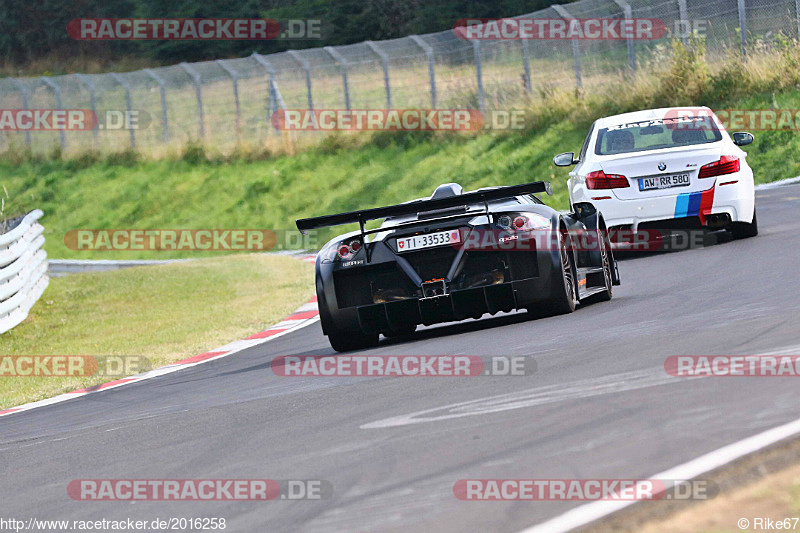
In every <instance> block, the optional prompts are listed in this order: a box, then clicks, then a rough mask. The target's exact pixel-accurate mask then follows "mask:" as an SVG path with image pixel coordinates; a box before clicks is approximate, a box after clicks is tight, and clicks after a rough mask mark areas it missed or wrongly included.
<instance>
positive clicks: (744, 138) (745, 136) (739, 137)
mask: <svg viewBox="0 0 800 533" xmlns="http://www.w3.org/2000/svg"><path fill="white" fill-rule="evenodd" d="M752 142H753V134H752V133H748V132H746V131H737V132H735V133H734V134H733V144H735V145H736V146H744V145H746V144H750V143H752ZM556 164H558V163H556Z"/></svg>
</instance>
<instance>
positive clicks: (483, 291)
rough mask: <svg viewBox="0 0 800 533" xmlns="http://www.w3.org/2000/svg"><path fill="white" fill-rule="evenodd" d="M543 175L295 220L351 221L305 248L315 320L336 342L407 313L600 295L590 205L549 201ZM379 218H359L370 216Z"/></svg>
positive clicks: (391, 328) (380, 330)
mask: <svg viewBox="0 0 800 533" xmlns="http://www.w3.org/2000/svg"><path fill="white" fill-rule="evenodd" d="M544 192H546V193H548V194H550V195H552V194H553V193H552V189H551V188H550V183H549V182H541V181H540V182H535V183H527V184H524V185H513V186H509V187H490V188H485V189H479V190H477V191H472V192H462V189H461V186H460V185H458V184H455V183H447V184H444V185H440V186H439V187H437V188H436V190H435V191H434V193H433V195H431V197H430V198H423V199H419V200H413V201H411V202H407V203H404V204H400V205H394V206H389V207H380V208H375V209H365V210H362V211H353V212H351V213H342V214H338V215H329V216H322V217H318V218H308V219H302V220H298V221H297V228H298V229H299V230H300V231H301V232H304V233H305V232H307V231H308V230H312V229H316V228H322V227H327V226H336V225H339V224H349V223H358V224H359V226H360V230H358V231H354V232H351V233H346V234H344V235H340V236H339V237H336V238H335V239H333V240H331V241H330V242H329V243H327V244H326V245H325V246H324V247H323V248H322V250H321V251H320V253H319V254H318V256H317V261H316V286H317V300H318V304H319V311H320V320H321V323H322V331H323V332H324V333H325V335H327V336H328V340H329V341H330V343H331V346H332V347H333V349H334V350H336V351H340V352H341V351H347V350H355V349H359V348H366V347H368V346H371V345H374V344H377V342H378V337H379V335H380V334H383V335H386V336H397V335H405V334H410V333H412V332H413V331H414V330H415V329H416V327H417V325H418V324H425V325H430V324H434V323H439V322H449V321H454V320H463V319H466V318H480V317H481V316H482V315H483V314H484V313H489V314H495V313H497V312H499V311H512V310H514V309H526V310H527V311H528V312H529V313H531V314H533V315H535V316H546V315H553V314H560V313H569V312H572V311H574V310H575V306H576V304H577V303H578V302H583V301H586V300H587V299H590V297H591V299H596V300H608V299H610V298H611V294H612V285H619V272H618V270H617V265H616V262H615V261H614V258H613V255H612V251H611V247H610V244H609V241H608V234H607V231H606V227H605V222H604V221H603V217H602V215H601V214H600V213H599V212H598V211H595V210H594V208H592V207H591V206H590V205H589V204H584V207H583V208H582V209H576V212H574V213H560V212H558V211H556V210H554V209H552V208H550V207H548V206H546V205H544V203H543V202H542V201H541V200H540V199H539V198H538V197H537V196H536V195H537V194H539V193H544ZM381 219H382V220H383V223H382V224H381V225H380V227H379V228H377V229H367V223H368V222H369V221H371V220H381Z"/></svg>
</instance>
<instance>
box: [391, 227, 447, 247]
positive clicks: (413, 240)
mask: <svg viewBox="0 0 800 533" xmlns="http://www.w3.org/2000/svg"><path fill="white" fill-rule="evenodd" d="M460 242H461V234H460V233H459V232H458V230H457V229H453V230H449V231H437V232H436V233H427V234H425V235H414V236H413V237H403V238H402V239H397V251H398V252H410V251H411V250H421V249H423V248H433V247H436V246H442V245H445V244H457V243H460Z"/></svg>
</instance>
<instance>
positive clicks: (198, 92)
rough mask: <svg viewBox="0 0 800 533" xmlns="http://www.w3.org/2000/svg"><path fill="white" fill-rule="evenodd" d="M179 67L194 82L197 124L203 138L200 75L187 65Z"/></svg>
mask: <svg viewBox="0 0 800 533" xmlns="http://www.w3.org/2000/svg"><path fill="white" fill-rule="evenodd" d="M180 65H181V67H183V70H185V71H186V73H187V74H189V76H191V77H192V79H193V80H194V92H195V95H197V122H198V125H199V127H200V137H201V138H204V137H205V136H206V124H205V122H206V121H205V116H204V115H203V89H202V87H203V85H202V83H201V80H200V74H198V73H197V71H196V70H195V69H194V67H193V66H191V65H190V64H189V63H186V62H183V63H181V64H180Z"/></svg>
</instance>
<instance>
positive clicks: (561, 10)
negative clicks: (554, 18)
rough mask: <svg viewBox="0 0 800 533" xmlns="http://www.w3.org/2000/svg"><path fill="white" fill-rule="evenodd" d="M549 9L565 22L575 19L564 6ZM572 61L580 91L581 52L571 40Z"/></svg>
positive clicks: (581, 82)
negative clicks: (554, 11) (553, 10)
mask: <svg viewBox="0 0 800 533" xmlns="http://www.w3.org/2000/svg"><path fill="white" fill-rule="evenodd" d="M550 7H552V8H553V9H555V10H556V13H558V15H559V16H560V17H561V18H563V19H565V20H571V19H574V18H575V17H573V16H572V15H570V14H569V11H567V9H566V8H565V7H564V6H561V5H558V4H553V5H552V6H550ZM572 59H573V62H574V65H575V84H576V85H577V87H578V89H580V88H582V87H583V77H582V76H581V50H580V46H579V44H578V40H577V39H572Z"/></svg>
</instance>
